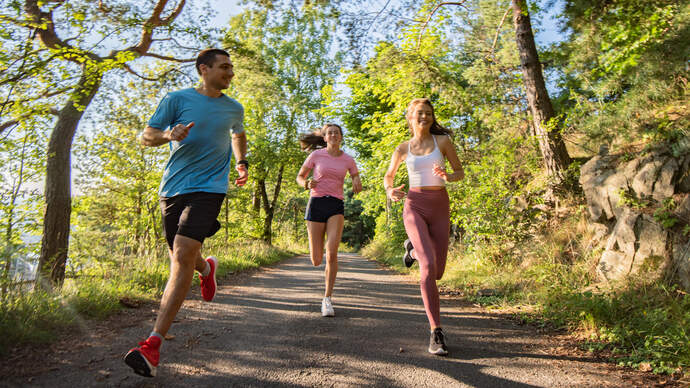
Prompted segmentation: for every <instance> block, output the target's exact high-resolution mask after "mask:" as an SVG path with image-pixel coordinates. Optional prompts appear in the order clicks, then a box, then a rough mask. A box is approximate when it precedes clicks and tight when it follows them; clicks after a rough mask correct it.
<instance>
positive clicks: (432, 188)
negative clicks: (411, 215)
mask: <svg viewBox="0 0 690 388" xmlns="http://www.w3.org/2000/svg"><path fill="white" fill-rule="evenodd" d="M445 188H446V186H417V187H410V190H443V189H445Z"/></svg>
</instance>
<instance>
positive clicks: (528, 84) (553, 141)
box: [511, 0, 571, 184]
mask: <svg viewBox="0 0 690 388" xmlns="http://www.w3.org/2000/svg"><path fill="white" fill-rule="evenodd" d="M511 6H512V8H513V23H514V24H515V40H516V42H517V47H518V51H519V53H520V65H521V67H522V77H523V83H524V85H525V92H526V94H527V101H528V103H529V108H530V111H531V113H532V121H533V125H534V132H535V135H536V137H537V139H538V141H539V149H540V150H541V154H542V157H543V158H544V166H545V167H546V172H547V173H548V175H549V177H550V178H551V179H552V180H553V183H555V184H560V183H562V182H563V180H564V179H565V170H566V169H567V168H568V166H569V165H570V162H571V159H570V155H568V150H567V149H566V147H565V142H563V138H562V137H561V132H560V128H558V126H557V124H556V123H555V122H553V121H552V119H554V117H555V114H554V111H553V105H552V104H551V98H549V92H548V91H547V90H546V83H545V82H544V75H543V73H542V64H541V62H540V61H539V54H538V53H537V45H536V43H535V42H534V33H533V32H532V23H531V21H530V16H529V11H528V9H527V1H526V0H512V3H511Z"/></svg>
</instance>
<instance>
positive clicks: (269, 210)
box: [257, 165, 285, 245]
mask: <svg viewBox="0 0 690 388" xmlns="http://www.w3.org/2000/svg"><path fill="white" fill-rule="evenodd" d="M284 169H285V166H283V165H281V166H280V169H279V170H278V177H277V178H276V186H275V188H274V189H273V199H272V200H271V201H270V202H269V201H268V193H267V192H266V180H265V179H259V180H257V185H258V189H259V194H260V195H261V203H262V204H263V208H264V212H265V213H266V216H265V217H264V231H263V234H262V236H261V238H262V239H263V240H264V241H265V242H266V243H268V245H272V236H273V217H274V216H275V208H276V201H277V200H278V195H279V194H280V187H281V185H282V183H283V170H284Z"/></svg>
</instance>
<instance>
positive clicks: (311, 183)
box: [304, 179, 319, 190]
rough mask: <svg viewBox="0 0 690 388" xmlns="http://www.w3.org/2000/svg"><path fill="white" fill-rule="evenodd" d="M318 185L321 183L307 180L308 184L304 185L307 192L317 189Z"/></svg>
mask: <svg viewBox="0 0 690 388" xmlns="http://www.w3.org/2000/svg"><path fill="white" fill-rule="evenodd" d="M318 183H319V181H317V180H314V179H307V181H306V183H305V184H304V188H305V189H307V190H311V189H315V188H316V185H317V184H318Z"/></svg>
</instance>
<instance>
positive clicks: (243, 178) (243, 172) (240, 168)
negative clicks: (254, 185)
mask: <svg viewBox="0 0 690 388" xmlns="http://www.w3.org/2000/svg"><path fill="white" fill-rule="evenodd" d="M235 170H237V173H238V174H239V176H238V177H237V179H235V185H237V187H242V186H244V184H245V183H247V179H249V171H247V166H245V165H244V164H238V165H236V166H235Z"/></svg>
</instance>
